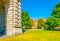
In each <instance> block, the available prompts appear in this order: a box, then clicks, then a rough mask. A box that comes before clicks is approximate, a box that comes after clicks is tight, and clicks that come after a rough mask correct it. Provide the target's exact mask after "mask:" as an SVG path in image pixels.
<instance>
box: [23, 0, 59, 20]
mask: <svg viewBox="0 0 60 41" xmlns="http://www.w3.org/2000/svg"><path fill="white" fill-rule="evenodd" d="M57 2H60V0H22V10H23V11H26V12H28V13H29V15H30V17H31V18H33V19H36V20H37V19H39V18H44V19H46V18H48V17H49V16H50V15H51V13H52V11H53V9H54V7H55V5H56V4H57Z"/></svg>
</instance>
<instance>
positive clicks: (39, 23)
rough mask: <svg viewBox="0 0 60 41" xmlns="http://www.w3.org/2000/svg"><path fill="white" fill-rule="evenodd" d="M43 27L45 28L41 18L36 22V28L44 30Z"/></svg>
mask: <svg viewBox="0 0 60 41" xmlns="http://www.w3.org/2000/svg"><path fill="white" fill-rule="evenodd" d="M44 26H45V20H44V19H43V18H40V19H39V20H38V28H42V27H43V28H44Z"/></svg>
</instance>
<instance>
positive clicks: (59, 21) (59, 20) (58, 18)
mask: <svg viewBox="0 0 60 41" xmlns="http://www.w3.org/2000/svg"><path fill="white" fill-rule="evenodd" d="M46 24H47V25H48V27H47V29H55V28H56V27H59V26H60V2H59V3H58V4H57V5H56V7H55V8H54V10H53V12H52V14H51V16H50V17H49V18H48V19H47V21H46Z"/></svg>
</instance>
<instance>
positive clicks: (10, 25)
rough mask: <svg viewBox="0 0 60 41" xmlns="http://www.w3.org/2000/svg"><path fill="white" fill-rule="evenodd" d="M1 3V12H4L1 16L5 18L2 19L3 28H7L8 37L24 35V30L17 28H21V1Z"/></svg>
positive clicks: (9, 0) (4, 0) (2, 1)
mask: <svg viewBox="0 0 60 41" xmlns="http://www.w3.org/2000/svg"><path fill="white" fill-rule="evenodd" d="M0 2H1V4H0V5H1V8H0V9H1V10H0V12H4V13H3V15H0V16H2V17H3V18H2V17H0V19H1V18H2V20H1V21H3V22H2V25H1V28H2V27H3V26H4V27H5V29H6V31H5V32H6V35H8V36H10V35H15V34H16V33H22V28H16V27H21V0H0ZM2 4H3V5H2ZM1 21H0V22H1Z"/></svg>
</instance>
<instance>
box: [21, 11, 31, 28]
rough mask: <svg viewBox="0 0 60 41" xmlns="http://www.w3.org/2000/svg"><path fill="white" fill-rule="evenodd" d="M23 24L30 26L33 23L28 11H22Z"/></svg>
mask: <svg viewBox="0 0 60 41" xmlns="http://www.w3.org/2000/svg"><path fill="white" fill-rule="evenodd" d="M21 17H22V23H21V24H22V26H23V27H30V26H31V23H30V16H29V14H28V12H25V11H22V16H21Z"/></svg>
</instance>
